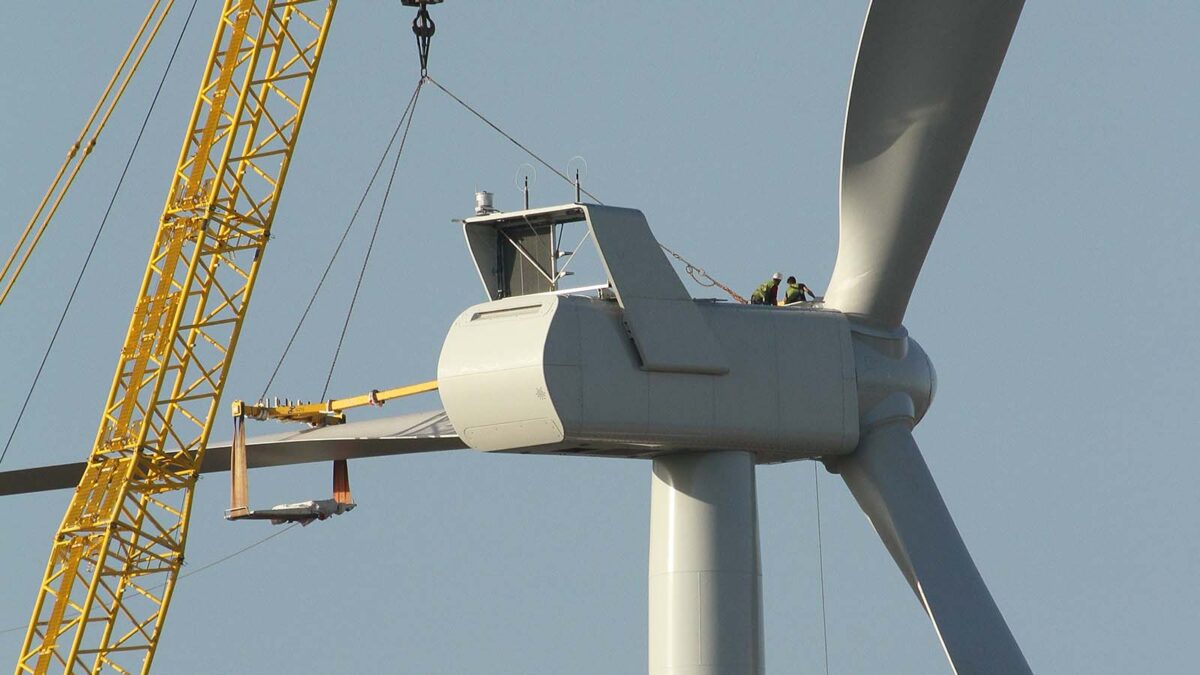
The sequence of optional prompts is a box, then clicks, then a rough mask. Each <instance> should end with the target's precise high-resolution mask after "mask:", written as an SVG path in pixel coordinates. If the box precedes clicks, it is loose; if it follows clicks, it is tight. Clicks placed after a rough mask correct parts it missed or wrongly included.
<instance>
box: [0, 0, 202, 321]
mask: <svg viewBox="0 0 1200 675" xmlns="http://www.w3.org/2000/svg"><path fill="white" fill-rule="evenodd" d="M174 5H175V0H166V2H165V3H164V2H163V0H155V1H154V2H153V3H152V4H151V5H150V10H149V11H148V12H147V13H146V18H144V19H143V20H142V23H141V25H139V26H138V29H137V32H135V33H134V36H133V40H131V41H130V43H129V47H128V48H126V50H125V54H124V56H122V57H121V60H120V61H119V62H118V63H117V68H116V70H115V71H113V74H112V77H111V78H109V80H108V85H107V86H106V87H105V88H104V91H103V93H101V94H100V99H99V100H98V101H96V105H95V107H94V108H92V114H91V115H89V116H88V118H87V121H86V122H85V123H84V125H83V129H81V130H80V131H79V136H78V137H77V138H76V139H75V142H74V143H72V144H71V147H70V149H69V150H68V151H67V156H66V158H65V159H64V160H63V163H62V165H61V166H59V168H58V173H57V174H55V176H54V179H53V180H52V181H50V186H49V187H48V188H46V193H45V194H44V195H42V201H41V202H40V203H39V204H38V206H37V209H35V210H34V212H33V215H32V216H31V217H30V218H29V222H28V223H27V224H26V225H25V230H24V231H23V232H22V233H21V236H20V237H19V238H18V239H17V243H16V245H15V246H14V247H13V250H12V253H10V254H9V256H8V259H7V260H5V261H4V266H3V268H0V305H3V304H4V299H5V298H7V297H8V294H9V292H11V291H12V288H13V286H14V285H15V284H16V282H17V278H18V277H19V276H21V271H22V270H24V269H25V264H26V263H27V262H29V258H30V256H31V255H33V250H34V249H35V248H37V245H38V243H39V242H40V241H41V240H42V235H43V234H45V233H46V228H47V227H48V226H49V225H50V221H52V220H53V219H54V216H55V214H57V213H58V208H59V206H61V205H62V203H63V199H64V198H65V197H66V196H67V192H68V191H69V190H70V189H71V186H72V185H73V184H74V183H75V177H76V176H78V175H79V171H80V169H82V168H83V165H84V162H86V161H87V158H88V157H89V156H90V155H91V154H92V150H93V149H94V148H95V147H96V142H97V140H99V138H100V132H102V131H104V127H105V126H106V125H107V124H108V120H109V118H111V117H112V114H113V111H114V110H116V107H117V104H118V103H119V102H120V101H121V97H122V96H123V95H124V94H125V90H126V88H127V87H128V86H129V82H130V81H131V80H132V79H133V75H134V73H135V72H136V71H137V69H138V66H139V65H141V63H142V58H143V57H145V56H146V52H147V51H148V50H149V49H150V45H151V43H152V42H153V41H154V38H155V37H156V36H157V35H158V29H159V28H161V27H162V25H163V22H164V21H165V20H166V18H167V15H168V14H169V13H170V12H171V8H172V7H173V6H174ZM194 7H195V6H194V5H193V9H194ZM156 14H157V18H155V15H156ZM189 16H190V15H189ZM147 29H149V32H148V33H147ZM139 45H140V46H139ZM135 52H136V56H135ZM127 69H128V70H127ZM118 81H119V84H118ZM106 103H107V107H106ZM101 110H103V113H102V112H101ZM93 125H95V126H94V127H93ZM89 133H90V135H91V137H90V138H88V135H89ZM84 139H87V143H86V144H85V143H84ZM81 148H82V150H83V153H82V154H80V149H81ZM72 162H74V166H72ZM68 168H69V169H70V172H69V173H68ZM35 227H36V228H37V231H36V232H35V231H34V228H35ZM31 234H32V235H33V237H32V239H31V238H30V235H31ZM14 263H15V265H16V266H15V267H14Z"/></svg>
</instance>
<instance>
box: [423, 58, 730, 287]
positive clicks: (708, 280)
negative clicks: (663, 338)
mask: <svg viewBox="0 0 1200 675" xmlns="http://www.w3.org/2000/svg"><path fill="white" fill-rule="evenodd" d="M424 79H425V80H427V81H429V82H430V83H431V84H433V86H435V87H437V88H438V89H441V90H442V93H444V94H446V95H447V96H449V97H450V98H452V99H454V101H455V102H456V103H458V104H459V105H461V106H462V107H463V108H466V109H467V110H468V111H469V112H470V113H471V114H472V115H474V116H475V117H478V118H479V120H480V121H482V122H483V123H484V124H486V125H488V126H489V127H491V128H492V129H494V130H495V131H496V133H498V134H500V135H501V136H503V137H504V138H506V139H508V141H509V142H510V143H512V144H513V145H515V146H517V147H518V148H520V149H521V150H522V151H524V152H525V154H527V155H529V156H530V157H532V158H533V159H534V160H535V161H537V162H538V163H539V164H541V165H542V166H544V167H546V168H547V169H549V170H550V171H551V172H553V173H554V174H555V175H556V176H558V177H559V178H561V179H563V180H564V181H566V182H567V183H569V184H571V185H574V186H575V189H576V190H578V191H579V192H582V193H583V194H585V195H587V196H589V197H591V198H592V199H594V200H596V203H597V204H601V205H602V204H604V202H602V201H600V198H599V197H597V196H596V195H594V194H592V193H590V192H588V191H587V190H584V189H583V188H582V187H580V186H579V184H578V182H576V181H572V180H571V178H570V177H569V176H567V174H565V173H563V172H562V171H559V170H558V169H556V168H554V167H553V166H552V165H551V164H550V163H549V162H547V161H546V160H544V159H542V158H541V157H540V156H538V154H537V153H535V152H534V151H532V150H530V149H529V148H528V147H526V146H525V145H524V144H522V143H521V142H520V141H518V140H517V139H515V138H513V137H512V135H511V134H509V133H508V132H506V131H505V130H503V129H501V128H500V127H499V126H498V125H496V123H495V122H492V121H491V120H489V119H488V118H487V117H484V115H483V113H481V112H479V111H478V110H476V109H475V108H473V107H471V106H470V105H469V104H468V103H467V102H466V101H464V100H462V99H461V98H459V97H458V96H455V95H454V94H453V93H451V91H450V90H449V89H447V88H445V87H443V86H442V84H441V83H440V82H438V81H437V80H435V79H433V77H432V76H430V75H429V74H428V73H426V74H425V75H424ZM581 243H582V242H581ZM658 245H659V246H660V247H661V248H662V250H664V251H666V252H667V253H670V254H671V256H672V257H674V258H675V259H676V260H678V261H679V262H681V263H683V265H684V271H686V272H687V275H688V276H689V277H691V278H692V280H693V281H695V282H696V283H698V284H700V285H701V286H703V287H705V288H712V287H714V286H715V287H716V288H719V289H721V290H723V291H725V292H726V293H727V294H729V297H731V298H733V299H734V300H736V301H737V302H739V303H741V304H743V305H745V304H748V303H747V302H746V299H745V298H743V297H742V296H740V295H738V294H737V293H736V292H735V291H734V290H733V289H732V288H730V287H729V286H726V285H725V284H723V283H721V282H720V281H718V280H717V279H716V278H714V277H712V276H711V275H709V274H708V272H705V271H704V268H703V267H700V266H699V265H696V264H694V263H692V262H689V261H688V260H687V259H685V258H684V257H683V256H681V255H679V254H678V253H676V252H675V251H673V250H671V249H670V248H667V246H666V245H664V244H662V243H661V242H660V243H659V244H658Z"/></svg>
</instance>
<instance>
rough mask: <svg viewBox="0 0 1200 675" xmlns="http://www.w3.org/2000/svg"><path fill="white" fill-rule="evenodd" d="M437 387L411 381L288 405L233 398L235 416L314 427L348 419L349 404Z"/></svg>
mask: <svg viewBox="0 0 1200 675" xmlns="http://www.w3.org/2000/svg"><path fill="white" fill-rule="evenodd" d="M437 388H438V383H437V380H430V381H429V382H422V383H420V384H410V385H408V386H407V387H396V388H395V389H385V390H383V391H379V390H378V389H372V390H371V391H370V392H368V393H366V394H360V395H358V396H350V397H348V398H333V399H329V400H328V401H325V402H322V403H296V404H290V403H289V404H286V405H274V406H268V405H261V404H260V405H249V404H247V403H245V402H243V401H234V402H233V416H234V417H235V418H241V417H249V418H251V419H256V420H279V421H283V422H305V423H307V424H310V425H312V426H314V427H323V426H328V425H331V424H343V423H345V421H346V415H345V413H344V412H343V411H345V410H348V409H350V408H360V407H362V406H368V405H372V406H381V405H383V404H384V403H386V402H387V401H391V400H392V399H397V398H402V397H404V396H412V395H414V394H424V393H425V392H429V391H436V390H437Z"/></svg>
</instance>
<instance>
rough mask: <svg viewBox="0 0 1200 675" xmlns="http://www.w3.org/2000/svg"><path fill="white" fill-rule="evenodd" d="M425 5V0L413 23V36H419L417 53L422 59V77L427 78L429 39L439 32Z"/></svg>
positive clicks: (422, 1)
mask: <svg viewBox="0 0 1200 675" xmlns="http://www.w3.org/2000/svg"><path fill="white" fill-rule="evenodd" d="M425 5H426V2H425V0H421V3H420V6H419V9H417V17H416V18H415V19H413V22H412V32H413V35H416V36H417V53H418V54H419V55H420V57H421V77H425V75H426V73H427V72H428V70H429V39H430V38H432V37H433V34H434V33H435V32H436V31H437V26H435V25H434V23H433V19H432V18H431V17H430V16H429V10H428V9H427V8H426V6H425Z"/></svg>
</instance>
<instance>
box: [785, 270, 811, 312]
mask: <svg viewBox="0 0 1200 675" xmlns="http://www.w3.org/2000/svg"><path fill="white" fill-rule="evenodd" d="M806 294H807V296H806ZM808 299H812V300H816V299H817V294H816V293H813V292H812V289H811V288H809V287H808V286H806V285H804V284H802V283H800V282H798V281H796V277H788V278H787V292H785V293H784V294H783V304H785V305H790V304H792V303H793V302H804V301H805V300H808Z"/></svg>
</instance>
